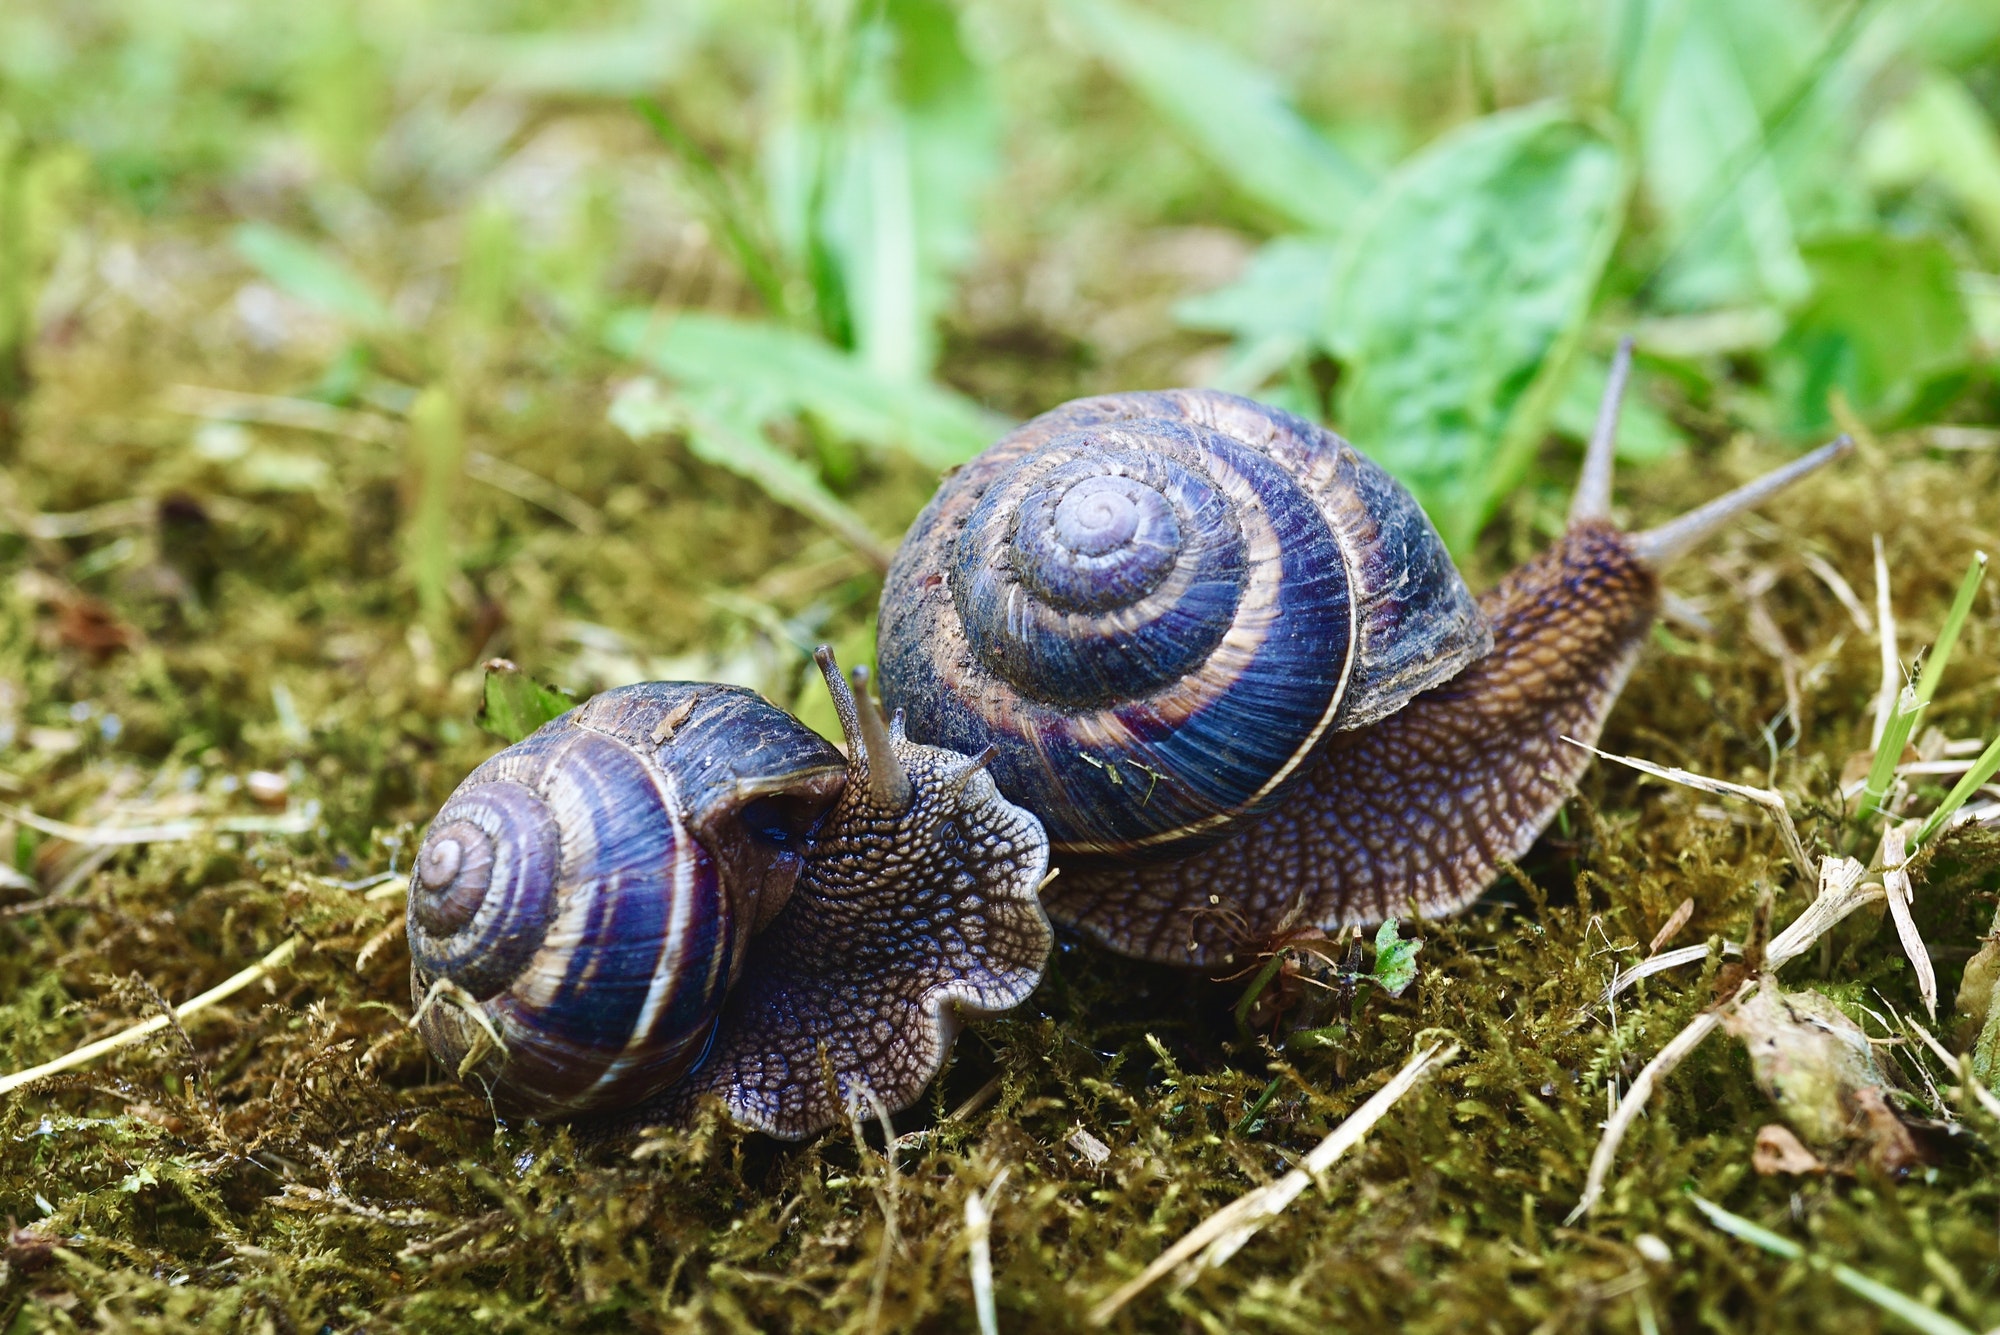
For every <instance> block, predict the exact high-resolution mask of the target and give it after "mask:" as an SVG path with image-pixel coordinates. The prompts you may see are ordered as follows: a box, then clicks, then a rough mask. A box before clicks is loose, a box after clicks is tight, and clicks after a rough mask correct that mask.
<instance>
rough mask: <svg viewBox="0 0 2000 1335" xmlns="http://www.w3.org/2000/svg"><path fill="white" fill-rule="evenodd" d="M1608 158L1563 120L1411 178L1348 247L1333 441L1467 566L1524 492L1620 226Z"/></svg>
mask: <svg viewBox="0 0 2000 1335" xmlns="http://www.w3.org/2000/svg"><path fill="white" fill-rule="evenodd" d="M1626 184H1627V171H1626V166H1625V162H1624V159H1623V157H1622V156H1621V155H1620V153H1619V151H1618V150H1617V149H1616V148H1615V147H1614V146H1613V145H1612V144H1611V143H1610V142H1608V141H1607V140H1606V139H1604V138H1603V137H1602V136H1601V135H1599V134H1598V133H1597V132H1596V131H1595V130H1593V129H1591V128H1590V127H1588V126H1586V125H1584V124H1583V123H1582V122H1580V121H1578V120H1576V119H1575V118H1574V117H1572V116H1571V115H1569V114H1568V113H1567V112H1566V111H1564V110H1562V109H1561V108H1558V107H1552V106H1541V107H1529V108H1524V109H1520V110H1514V111H1505V112H1500V113H1498V114H1496V115H1493V116H1488V117H1485V118H1483V119H1481V120H1478V121H1475V122H1473V123H1472V124H1470V125H1467V126H1464V127H1462V128H1461V129H1459V130H1457V131H1454V132H1453V133H1452V134H1450V135H1447V136H1446V137H1445V138H1443V139H1441V140H1439V141H1438V142H1437V143H1435V144H1433V145H1431V146H1430V147H1429V148H1427V149H1425V150H1424V151H1423V152H1422V153H1419V154H1418V155H1417V156H1416V157H1414V158H1412V159H1411V160H1410V161H1408V162H1406V163H1405V164H1404V165H1403V166H1402V167H1401V168H1399V169H1398V170H1397V172H1396V174H1395V175H1394V176H1393V177H1391V178H1390V180H1389V181H1388V182H1387V183H1386V184H1385V185H1384V187H1383V188H1382V190H1381V192H1380V193H1379V194H1378V196H1377V198H1376V200H1375V202H1374V203H1373V205H1372V206H1371V207H1370V209H1369V211H1368V213H1367V214H1366V215H1365V216H1364V217H1363V218H1362V219H1360V220H1359V221H1358V222H1357V223H1356V226H1355V228H1354V230H1353V231H1352V232H1351V233H1349V235H1348V237H1347V238H1346V245H1345V249H1344V251H1343V256H1342V262H1341V267H1340V270H1339V273H1338V275H1337V278H1336V286H1335V290H1334V295H1333V298H1332V302H1331V306H1330V310H1329V312H1328V319H1327V321H1326V324H1325V327H1324V332H1323V334H1322V338H1323V341H1324V342H1325V344H1326V346H1327V347H1328V348H1330V349H1332V350H1333V351H1334V352H1335V353H1336V355H1338V356H1340V357H1341V358H1342V359H1343V360H1344V361H1346V362H1347V363H1348V373H1347V374H1346V375H1345V376H1344V377H1343V379H1342V381H1341V384H1340V395H1339V403H1338V408H1337V411H1336V413H1335V424H1336V425H1337V426H1338V427H1339V429H1340V431H1341V433H1342V434H1343V435H1345V436H1347V437H1348V438H1349V439H1350V440H1352V441H1354V443H1355V444H1356V445H1358V446H1359V447H1360V448H1361V449H1362V450H1364V451H1366V452H1367V453H1368V454H1369V455H1371V456H1372V457H1374V458H1375V459H1376V460H1378V461H1379V462H1380V463H1382V464H1383V465H1384V466H1385V467H1387V468H1388V469H1389V470H1390V471H1391V472H1393V473H1395V474H1396V475H1397V476H1398V477H1399V478H1401V479H1402V480H1403V482H1404V483H1405V484H1407V485H1408V486H1409V487H1410V488H1411V490H1412V491H1414V492H1415V493H1416V494H1417V497H1418V499H1419V500H1420V501H1422V502H1423V503H1424V505H1425V508H1426V509H1427V510H1428V511H1429V513H1430V515H1431V518H1432V519H1433V520H1434V521H1435V522H1436V523H1437V525H1438V527H1439V529H1440V530H1441V531H1442V533H1443V534H1444V537H1445V540H1446V542H1447V543H1448V544H1450V545H1451V546H1452V548H1453V549H1455V550H1461V551H1462V550H1464V548H1465V547H1466V545H1467V544H1468V543H1470V542H1471V540H1472V538H1473V536H1474V535H1475V534H1476V533H1477V532H1478V530H1479V527H1480V525H1481V524H1483V523H1484V522H1485V521H1486V519H1487V518H1488V517H1489V516H1490V515H1491V514H1492V513H1493V510H1494V508H1495V507H1496V506H1497V505H1498V504H1499V500H1500V498H1501V497H1502V496H1504V495H1506V493H1507V492H1508V491H1509V490H1510V489H1511V488H1512V487H1513V486H1514V485H1515V484H1516V483H1517V482H1518V481H1519V480H1520V477H1521V474H1522V472H1523V471H1524V469H1525V467H1526V465H1527V462H1528V459H1529V458H1530V456H1531V454H1532V451H1533V449H1534V446H1535V444H1536V442H1537V441H1538V440H1539V438H1540V436H1541V433H1542V431H1543V429H1544V427H1545V426H1546V425H1547V422H1548V418H1549V413H1550V410H1551V408H1552V407H1553V406H1554V402H1555V398H1556V391H1557V390H1558V389H1559V388H1560V387H1561V385H1562V383H1563V377H1564V376H1566V375H1567V373H1568V363H1569V358H1570V355H1571V353H1572V351H1573V350H1574V348H1575V346H1576V344H1577V341H1578V338H1579V336H1580V334H1581V332H1582V330H1583V326H1584V321H1585V318H1586V317H1587V316H1588V314H1589V312H1590V306H1591V301H1592V299H1593V297H1594V295H1595V293H1596V290H1597V284H1598V280H1599V278H1600V276H1601V275H1602V273H1603V271H1604V265H1605V262H1606V260H1607V258H1608V257H1609V255H1610V253H1611V247H1612V244H1613V242H1614V241H1615V240H1616V239H1617V236H1618V231H1619V227H1620V225H1621V223H1622V220H1623V211H1624V199H1625V191H1626Z"/></svg>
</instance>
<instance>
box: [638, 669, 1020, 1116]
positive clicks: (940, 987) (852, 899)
mask: <svg viewBox="0 0 2000 1335" xmlns="http://www.w3.org/2000/svg"><path fill="white" fill-rule="evenodd" d="M830 659H831V656H830V655H828V656H827V660H825V664H824V665H825V666H827V667H828V681H829V684H831V683H832V682H833V681H836V680H839V676H838V670H837V669H836V668H832V667H831V664H830ZM861 707H862V708H871V709H872V708H873V705H872V702H870V703H865V704H863V705H862V706H861ZM884 744H885V745H889V746H893V748H894V750H893V753H884V756H885V757H887V758H893V760H894V761H895V768H896V771H897V772H899V773H901V774H902V775H903V776H904V778H905V781H906V783H907V784H908V794H907V796H906V797H905V799H904V800H903V801H902V802H901V803H900V804H898V803H893V802H888V801H884V800H883V798H882V796H881V794H879V793H878V792H877V790H876V789H875V787H874V786H873V785H872V784H869V783H865V782H862V781H861V776H860V775H859V774H857V775H856V776H855V778H854V780H853V781H852V782H850V783H849V784H848V786H847V789H846V791H845V792H844V793H843V794H842V796H841V799H840V801H839V802H838V803H837V804H836V805H835V807H834V808H833V810H832V811H831V812H829V813H828V815H827V818H826V820H825V822H824V823H823V824H822V825H821V827H820V829H819V830H818V832H817V833H816V834H815V835H814V836H813V838H812V840H811V848H810V853H809V856H808V857H807V859H806V867H805V871H804V873H803V874H802V875H801V877H800V878H799V884H798V886H797V888H796V889H795V890H794V891H793V893H792V896H791V899H790V900H789V901H788V902H787V904H786V906H785V909H784V911H783V912H782V913H780V914H779V915H778V917H777V918H776V919H775V920H773V922H772V923H771V925H770V927H769V929H768V930H766V931H765V932H763V933H761V934H760V935H759V936H757V937H756V938H755V939H754V940H753V941H752V942H751V944H750V951H749V955H748V958H747V959H746V960H745V963H744V968H743V973H742V976H741V977H740V978H739V979H738V981H737V983H736V986H735V987H734V988H732V989H731V991H730V993H729V997H728V1000H727V1002H726V1003H725V1004H724V1008H723V1013H722V1018H721V1020H720V1022H719V1024H718V1026H717V1029H716V1036H715V1042H714V1044H713V1046H712V1048H711V1050H710V1052H709V1054H708V1055H707V1057H706V1058H704V1060H703V1061H702V1063H701V1065H700V1066H699V1067H697V1068H696V1069H695V1070H694V1071H693V1073H692V1074H691V1075H690V1076H689V1078H688V1079H687V1080H685V1081H684V1082H682V1083H681V1084H680V1085H678V1086H676V1087H675V1088H674V1089H672V1090H671V1091H669V1092H668V1093H667V1094H666V1095H665V1096H664V1097H663V1098H662V1099H660V1100H659V1101H658V1102H656V1103H655V1104H653V1105H652V1106H650V1107H649V1108H647V1109H644V1110H642V1112H641V1113H640V1115H639V1120H641V1121H654V1120H659V1119H661V1118H663V1117H665V1118H675V1119H679V1118H684V1117H685V1116H686V1115H687V1114H688V1113H689V1112H690V1111H691V1109H692V1108H693V1106H694V1105H695V1104H696V1103H697V1102H698V1101H699V1100H700V1099H702V1098H704V1097H707V1096H711V1095H712V1096H716V1097H719V1098H720V1099H721V1100H722V1102H723V1104H724V1106H725V1107H726V1108H727V1109H728V1111H729V1114H730V1115H731V1116H732V1117H733V1118H734V1119H735V1120H736V1121H738V1122H740V1123H742V1124H743V1125H745V1126H749V1127H752V1128H754V1129H756V1130H760V1131H764V1132H767V1133H769V1134H770V1135H773V1136H777V1137H780V1138H783V1139H798V1138H800V1137H803V1136H806V1135H810V1134H812V1133H813V1132H815V1131H818V1130H820V1129H822V1128H824V1127H826V1126H829V1125H832V1124H833V1123H835V1122H836V1121H838V1120H840V1119H841V1118H843V1117H845V1116H846V1115H847V1111H848V1108H849V1107H850V1106H860V1107H863V1108H865V1107H867V1106H868V1095H869V1093H871V1092H872V1094H873V1095H874V1096H875V1097H876V1098H879V1099H880V1100H882V1102H883V1103H884V1104H886V1105H887V1106H888V1107H890V1108H902V1107H906V1106H908V1105H909V1104H910V1103H911V1102H913V1101H914V1100H915V1099H916V1098H917V1096H918V1095H919V1094H920V1093H922V1091H923V1090H924V1088H925V1087H926V1086H927V1085H928V1084H929V1083H930V1081H931V1080H932V1078H933V1077H935V1076H936V1075H937V1073H938V1071H939V1069H940V1068H941V1067H942V1065H943V1062H944V1057H945V1054H946V1053H947V1052H948V1051H949V1049H950V1046H951V1042H952V1039H953V1037H954V1036H955V1035H956V1033H957V1031H958V1028H959V1026H960V1024H961V1022H962V1021H963V1020H964V1019H965V1018H967V1017H970V1016H979V1015H991V1014H995V1013H997V1012H999V1011H1004V1010H1007V1009H1009V1008H1010V1007H1013V1006H1015V1005H1018V1004H1019V1003H1020V1002H1021V1001H1023V1000H1025V999H1026V997H1027V996H1028V994H1029V993H1030V992H1032V991H1033V990H1034V988H1035V986H1036V984H1037V983H1039V982H1040V981H1041V976H1042V970H1043V967H1044V965H1045V963H1046V960H1047V956H1048V952H1049V948H1050V946H1051V945H1052V944H1053V940H1054V936H1053V932H1052V929H1051V928H1050V926H1049V920H1048V917H1047V915H1046V914H1045V913H1044V912H1043V909H1042V905H1041V900H1040V898H1039V897H1038V895H1037V893H1036V891H1037V888H1038V887H1039V886H1040V884H1041V881H1042V877H1043V875H1044V873H1045V872H1046V871H1047V869H1048V843H1047V840H1046V838H1045V837H1044V836H1043V834H1042V831H1041V826H1040V824H1039V823H1038V822H1037V821H1036V820H1035V818H1034V817H1033V816H1031V815H1030V814H1028V813H1027V812H1026V811H1023V810H1022V809H1021V808H1019V807H1017V806H1015V805H1013V804H1012V803H1010V802H1008V801H1007V800H1006V799H1005V798H1003V797H1001V796H1000V792H999V790H998V789H997V788H996V787H995V786H994V784H993V780H992V778H991V777H990V776H989V775H987V774H986V772H985V771H984V769H983V768H980V767H979V766H978V765H977V764H975V763H973V762H969V761H968V760H967V758H966V757H964V756H960V755H957V754H955V753H953V752H950V751H944V750H939V749H936V748H933V747H927V746H919V745H916V744H915V743H911V742H907V741H902V740H900V739H897V740H893V741H890V740H888V739H886V735H885V741H884ZM871 747H872V744H871ZM868 755H869V763H870V764H875V763H877V753H876V752H874V751H873V750H872V749H871V750H870V751H869V753H868ZM975 759H976V758H975ZM822 1062H824V1063H826V1065H827V1066H830V1067H831V1069H832V1071H833V1072H834V1076H835V1087H834V1089H833V1090H832V1091H829V1090H828V1088H827V1086H826V1084H825V1082H824V1080H823V1079H822V1071H823V1069H824V1068H823V1066H822Z"/></svg>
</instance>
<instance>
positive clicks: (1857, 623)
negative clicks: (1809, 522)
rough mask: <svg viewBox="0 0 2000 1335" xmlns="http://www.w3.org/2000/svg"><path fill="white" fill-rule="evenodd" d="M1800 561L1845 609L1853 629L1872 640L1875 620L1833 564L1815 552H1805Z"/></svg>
mask: <svg viewBox="0 0 2000 1335" xmlns="http://www.w3.org/2000/svg"><path fill="white" fill-rule="evenodd" d="M1800 559H1801V560H1802V561H1804V563H1805V567H1806V569H1807V570H1810V571H1812V573H1813V574H1814V575H1816V576H1818V577H1819V582H1820V583H1822V584H1824V585H1826V587H1827V589H1828V591H1829V592H1831V593H1832V594H1833V596H1834V598H1835V599H1836V600H1837V601H1838V602H1839V603H1840V605H1841V606H1842V607H1844V608H1846V609H1847V615H1848V617H1849V618H1850V619H1851V620H1852V621H1853V622H1854V628H1855V629H1856V630H1858V631H1860V632H1861V633H1862V634H1863V635H1866V636H1868V637H1869V638H1871V639H1872V638H1874V635H1875V618H1874V617H1872V616H1870V615H1869V614H1868V608H1867V606H1866V605H1865V604H1863V603H1862V601H1861V595H1860V594H1858V593H1856V592H1855V591H1854V586H1853V585H1852V584H1849V583H1848V582H1847V579H1846V577H1845V576H1843V575H1842V574H1841V573H1840V572H1839V571H1838V570H1835V569H1834V568H1833V563H1832V562H1830V561H1828V560H1827V559H1826V558H1825V557H1824V556H1821V555H1819V554H1818V553H1817V552H1807V553H1806V554H1805V555H1804V556H1803V557H1802V558H1800Z"/></svg>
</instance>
